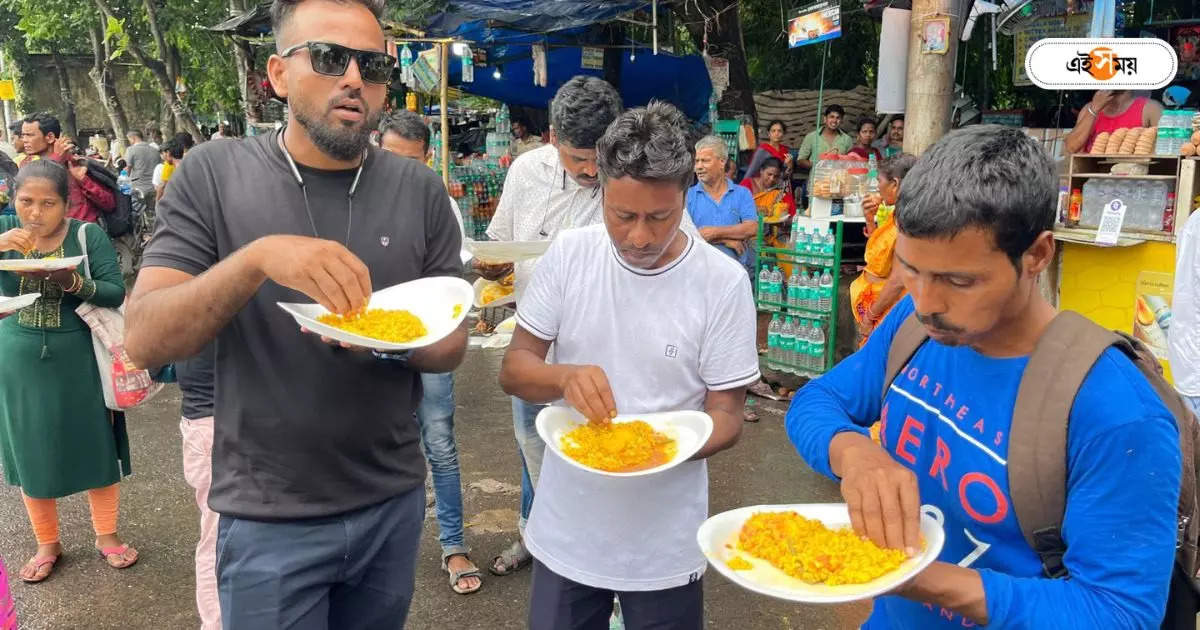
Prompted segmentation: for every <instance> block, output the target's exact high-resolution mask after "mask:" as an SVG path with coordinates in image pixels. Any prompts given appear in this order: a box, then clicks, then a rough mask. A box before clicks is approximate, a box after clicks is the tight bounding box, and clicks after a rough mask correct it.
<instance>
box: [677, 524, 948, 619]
mask: <svg viewBox="0 0 1200 630" xmlns="http://www.w3.org/2000/svg"><path fill="white" fill-rule="evenodd" d="M793 511H794V512H797V513H798V514H800V516H803V517H805V518H812V519H817V520H819V521H821V522H822V523H824V524H825V525H826V526H827V527H830V528H838V527H849V526H850V513H849V512H848V511H847V509H846V504H845V503H800V504H795V505H753V506H750V507H743V508H738V509H736V510H729V511H728V512H722V513H720V514H717V515H715V516H711V517H709V519H708V520H706V521H704V524H702V525H701V526H700V529H699V530H698V531H697V532H696V542H697V543H699V544H700V551H701V552H703V553H704V557H706V558H708V562H709V564H711V565H713V566H714V567H716V569H717V571H719V572H720V573H721V575H724V576H725V577H726V578H728V579H729V581H731V582H733V583H735V584H737V585H738V586H741V587H742V588H744V589H747V590H750V591H754V592H755V593H761V594H763V595H769V596H771V597H777V598H779V599H786V600H788V601H792V602H803V603H806V604H838V603H842V602H853V601H859V600H863V599H870V598H872V597H878V596H879V595H883V594H885V593H888V592H889V591H891V590H893V589H895V588H896V587H898V586H900V585H902V584H904V583H905V582H907V581H908V580H909V579H911V578H912V577H913V576H915V575H916V574H918V573H920V572H921V571H923V570H924V569H925V567H928V566H929V565H930V563H932V562H933V561H934V560H936V559H937V557H938V554H939V553H941V551H942V544H943V543H944V542H945V540H946V537H945V533H944V532H943V531H942V526H941V525H938V523H937V521H935V520H933V518H932V517H931V516H929V515H928V514H925V513H924V512H922V513H921V537H922V539H923V541H924V543H925V548H924V549H923V550H922V551H921V553H920V554H918V555H917V556H915V557H913V558H909V559H908V560H905V561H904V564H901V565H900V567H899V568H898V569H896V570H895V571H892V572H891V573H888V574H887V575H883V576H880V577H878V578H876V579H874V580H872V581H870V582H867V583H866V584H844V585H840V586H827V585H824V584H809V583H807V582H804V581H801V580H797V579H796V578H794V577H791V576H790V575H787V574H786V573H784V572H783V571H780V570H779V569H776V568H775V567H774V566H771V563H769V562H767V561H766V560H762V559H759V558H756V557H754V556H751V555H750V554H748V553H746V552H744V551H739V550H738V549H737V538H738V533H739V532H741V531H742V524H743V523H745V522H746V519H748V518H750V516H751V515H753V514H754V513H756V512H793ZM726 545H729V546H728V547H726ZM735 557H740V558H742V559H744V560H746V561H747V562H749V563H750V564H752V565H754V566H753V567H752V568H750V569H746V570H744V571H734V570H733V569H731V568H729V565H728V564H727V563H728V562H729V560H730V559H732V558H735Z"/></svg>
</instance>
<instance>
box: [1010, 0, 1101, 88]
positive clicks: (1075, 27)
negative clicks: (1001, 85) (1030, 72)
mask: <svg viewBox="0 0 1200 630" xmlns="http://www.w3.org/2000/svg"><path fill="white" fill-rule="evenodd" d="M1091 24H1092V16H1091V15H1086V14H1082V15H1080V14H1076V15H1066V16H1060V17H1043V18H1037V19H1036V20H1033V21H1032V22H1030V23H1029V26H1027V27H1025V28H1024V29H1021V30H1020V31H1017V33H1016V34H1015V35H1013V55H1014V57H1013V59H1014V63H1013V85H1033V81H1031V80H1030V79H1029V77H1028V76H1026V75H1025V53H1027V52H1028V51H1029V47H1030V46H1032V45H1033V44H1034V42H1036V41H1038V40H1040V39H1046V38H1048V37H1058V38H1061V37H1087V32H1088V28H1089V27H1090V26H1091Z"/></svg>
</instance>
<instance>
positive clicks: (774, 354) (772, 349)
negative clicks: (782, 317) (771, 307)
mask: <svg viewBox="0 0 1200 630" xmlns="http://www.w3.org/2000/svg"><path fill="white" fill-rule="evenodd" d="M780 327H781V324H780V323H779V314H778V313H776V314H774V315H772V316H771V323H770V324H768V325H767V365H769V366H771V367H778V366H779V331H780Z"/></svg>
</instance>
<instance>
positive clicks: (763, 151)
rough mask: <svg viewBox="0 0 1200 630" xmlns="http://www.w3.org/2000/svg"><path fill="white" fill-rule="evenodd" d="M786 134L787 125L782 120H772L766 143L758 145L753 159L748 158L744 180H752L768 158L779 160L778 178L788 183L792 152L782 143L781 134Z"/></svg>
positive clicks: (790, 174)
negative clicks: (748, 163) (748, 164)
mask: <svg viewBox="0 0 1200 630" xmlns="http://www.w3.org/2000/svg"><path fill="white" fill-rule="evenodd" d="M785 133H787V125H785V124H783V121H782V120H772V121H771V123H770V124H768V125H767V141H766V142H764V143H762V144H760V145H758V150H757V151H755V152H754V157H752V158H750V166H749V167H747V168H746V179H753V178H754V177H755V176H757V175H758V173H759V171H761V170H762V168H763V165H764V164H766V161H767V160H768V159H769V158H775V159H776V160H779V167H780V172H779V177H780V178H782V181H785V182H789V181H791V177H792V150H791V149H790V148H788V146H787V145H786V144H784V143H783V134H785Z"/></svg>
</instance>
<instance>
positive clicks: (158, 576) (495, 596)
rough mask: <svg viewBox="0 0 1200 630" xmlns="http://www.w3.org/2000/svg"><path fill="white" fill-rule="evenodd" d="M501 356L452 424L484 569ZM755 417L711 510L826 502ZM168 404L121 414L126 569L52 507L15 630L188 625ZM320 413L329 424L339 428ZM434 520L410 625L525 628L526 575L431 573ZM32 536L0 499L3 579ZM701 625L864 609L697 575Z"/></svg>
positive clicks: (503, 541) (474, 373)
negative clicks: (40, 578) (457, 583)
mask: <svg viewBox="0 0 1200 630" xmlns="http://www.w3.org/2000/svg"><path fill="white" fill-rule="evenodd" d="M499 362H500V352H499V351H496V350H482V349H479V348H472V349H471V350H470V353H469V355H468V358H467V362H466V363H465V364H464V366H463V367H462V368H461V369H460V370H459V372H458V375H457V389H458V392H457V393H458V413H457V418H456V421H457V429H458V438H459V451H460V456H461V460H462V471H463V484H464V486H466V487H467V490H466V492H465V494H464V500H465V503H466V505H465V509H466V515H467V516H466V518H467V523H468V530H467V539H468V540H467V542H468V544H470V545H471V546H472V547H473V548H474V549H475V550H476V551H475V560H476V562H478V563H479V564H480V565H481V566H484V565H485V563H486V562H487V561H488V559H489V558H491V557H492V556H493V555H495V554H497V553H499V551H500V550H501V549H503V548H504V547H505V546H507V544H508V543H509V542H510V541H511V540H512V539H513V536H514V534H515V528H516V527H515V526H516V517H517V514H516V511H515V508H516V506H517V500H518V493H519V486H518V484H519V481H520V476H519V468H518V461H517V455H516V448H515V445H514V443H513V436H512V420H511V413H510V410H509V403H508V399H507V398H505V397H504V396H503V394H502V393H501V392H500V390H499V387H498V386H497V385H496V372H497V370H498V367H499ZM760 409H761V415H762V422H760V423H758V424H748V425H746V430H745V432H744V433H743V436H742V440H741V442H740V443H739V444H738V445H737V446H736V447H735V448H734V449H732V450H730V451H726V452H725V453H721V454H720V455H718V456H717V457H714V458H713V459H712V460H710V478H711V483H710V488H711V496H712V506H711V507H712V510H713V511H714V512H716V511H721V510H726V509H730V508H733V507H738V506H743V505H754V504H760V503H787V502H820V501H835V500H837V489H836V487H835V486H834V485H833V484H832V483H830V482H829V481H827V480H825V479H824V478H821V477H819V476H817V475H816V474H815V473H813V472H812V471H810V470H809V469H808V468H807V467H806V466H805V465H804V464H803V463H802V462H801V461H800V459H799V458H798V457H797V456H796V455H795V453H794V451H793V450H792V448H791V446H790V444H789V443H788V441H787V437H786V435H785V434H784V431H783V426H782V421H783V407H782V406H780V405H765V406H760ZM178 414H179V398H178V392H177V391H175V390H174V389H172V390H170V391H168V392H166V393H164V394H163V395H161V396H160V397H158V398H157V399H156V400H154V401H152V402H151V403H149V404H147V405H146V406H144V407H142V408H140V409H137V410H135V411H134V412H133V413H131V414H130V419H129V425H130V438H131V442H132V447H133V466H134V472H135V475H134V476H133V477H131V478H129V479H128V480H127V481H126V482H125V483H123V484H122V485H121V493H122V506H121V534H122V535H123V536H124V537H125V539H126V540H128V541H129V542H131V543H133V544H134V545H135V546H137V547H138V549H139V550H140V551H141V554H142V555H141V561H140V562H139V563H138V565H136V566H135V567H133V568H131V569H129V570H127V571H123V572H116V571H113V570H110V569H108V568H107V567H106V565H105V564H104V563H103V562H102V561H101V560H100V559H99V558H98V557H96V556H95V555H94V553H93V552H92V541H93V537H92V534H91V526H90V523H89V519H88V512H87V501H86V499H85V497H84V496H83V495H79V496H75V497H70V498H68V499H65V500H63V501H61V502H60V508H59V511H60V518H61V520H62V526H61V531H62V538H63V544H64V546H65V548H66V555H65V556H64V558H63V560H62V561H60V563H59V565H58V569H57V571H56V573H55V574H54V576H53V577H52V578H51V579H50V580H48V581H47V582H45V583H43V584H40V585H33V586H31V585H25V584H22V583H20V582H19V581H16V582H14V584H13V587H12V588H13V592H14V595H15V596H16V600H17V609H18V612H19V615H20V617H21V622H22V623H21V626H22V628H27V629H30V630H37V629H41V628H53V629H75V628H96V629H101V628H104V629H107V628H121V629H126V630H141V629H145V630H173V629H176V628H180V629H185V628H196V627H198V625H199V624H198V621H197V617H196V614H195V611H194V607H195V605H194V599H193V590H192V588H193V586H192V585H193V578H192V555H193V551H194V545H195V541H196V536H197V527H198V526H197V521H196V518H197V516H196V509H195V506H194V504H193V502H192V501H193V499H192V495H191V489H190V488H188V487H187V485H186V484H185V483H184V481H183V475H182V471H181V465H180V437H179V428H178V424H179V420H178ZM336 420H337V419H336V418H331V421H336ZM436 534H437V524H436V522H435V521H434V520H433V510H432V509H431V510H429V513H428V516H427V518H426V528H425V533H424V536H423V538H422V544H421V560H420V564H419V567H418V572H417V587H416V588H417V594H416V598H415V601H414V603H413V608H412V614H411V615H410V617H409V623H408V628H411V629H413V630H435V629H436V630H440V629H443V628H445V629H455V630H519V629H521V628H524V627H525V623H524V619H525V613H526V600H527V594H528V589H529V573H528V571H525V572H523V573H521V574H518V575H515V576H510V577H507V578H496V577H492V576H490V575H489V576H487V577H486V578H485V581H484V586H483V589H482V590H481V591H480V592H478V593H476V594H474V595H470V596H466V597H464V596H460V595H455V594H454V593H453V592H451V591H450V589H449V587H448V586H447V583H446V576H445V574H444V573H442V572H441V571H440V570H439V566H438V558H439V551H438V547H437V540H436ZM33 548H34V543H33V536H32V533H31V532H30V528H29V523H28V521H27V519H26V516H25V510H24V507H23V505H22V503H21V499H20V494H19V493H18V492H17V490H16V489H15V488H11V487H5V488H4V489H3V490H0V556H2V557H3V558H4V560H5V562H6V563H7V564H8V567H9V569H10V570H15V569H16V568H18V567H19V566H20V565H21V564H22V563H23V562H24V561H25V560H26V559H27V558H28V557H29V555H30V554H31V553H32V551H33ZM705 592H706V598H707V599H706V602H707V620H708V627H709V628H719V629H722V630H724V629H737V630H758V629H762V630H777V629H792V628H805V629H809V630H818V629H834V628H850V627H855V626H857V624H858V623H860V622H861V621H862V619H863V617H864V616H865V613H866V609H865V608H863V607H862V606H843V607H836V608H835V607H814V606H796V605H790V604H787V603H784V602H779V601H775V600H770V599H767V598H764V597H759V596H756V595H753V594H751V593H748V592H746V591H743V590H742V589H740V588H739V587H737V586H734V585H732V584H730V583H729V582H727V581H725V580H723V579H722V578H721V577H720V576H719V575H717V574H716V572H715V571H710V572H708V574H707V576H706V578H705Z"/></svg>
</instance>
